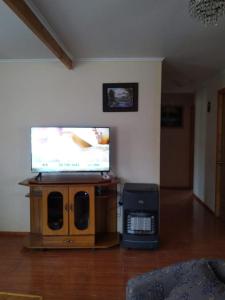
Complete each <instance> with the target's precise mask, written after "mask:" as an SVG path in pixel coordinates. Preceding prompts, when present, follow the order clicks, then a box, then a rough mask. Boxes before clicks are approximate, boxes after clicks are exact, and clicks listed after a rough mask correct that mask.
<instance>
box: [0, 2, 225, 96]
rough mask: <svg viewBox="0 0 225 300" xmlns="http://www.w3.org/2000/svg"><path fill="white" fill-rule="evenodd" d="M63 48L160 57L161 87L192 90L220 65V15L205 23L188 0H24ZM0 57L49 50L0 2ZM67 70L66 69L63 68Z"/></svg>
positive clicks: (45, 54)
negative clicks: (193, 14) (210, 23)
mask: <svg viewBox="0 0 225 300" xmlns="http://www.w3.org/2000/svg"><path fill="white" fill-rule="evenodd" d="M29 4H30V5H32V7H33V8H35V11H36V12H38V14H39V16H42V19H45V20H47V22H48V25H49V27H50V28H51V29H52V30H53V31H54V32H55V33H56V35H57V38H58V39H59V40H60V41H61V43H62V44H63V45H64V47H65V49H66V50H67V52H69V53H70V54H71V56H72V57H73V58H74V61H75V64H76V60H78V59H80V58H92V59H93V58H94V59H96V58H156V57H164V58H165V60H164V63H163V91H185V92H190V91H193V90H194V89H195V88H196V86H197V85H199V84H201V82H202V81H205V80H206V79H208V78H210V77H212V76H214V75H215V74H216V73H217V72H219V71H220V70H223V69H224V68H225V55H224V53H225V38H224V37H225V17H223V18H222V19H221V20H220V22H219V24H218V26H214V27H212V26H209V27H205V26H203V25H202V24H201V23H199V22H197V21H196V20H193V19H192V18H191V17H190V16H189V14H188V0H182V1H181V0H170V1H165V0H29ZM0 45H1V47H0V59H43V58H47V59H49V58H54V55H53V54H52V53H51V52H50V51H49V50H48V49H47V48H46V47H45V46H44V45H43V44H42V42H41V41H39V40H38V38H37V37H36V36H35V35H34V34H33V33H32V32H31V31H30V30H29V29H28V28H27V27H26V26H25V25H24V24H23V23H22V21H20V20H19V19H18V18H17V17H16V15H15V14H14V13H13V12H12V11H11V10H10V9H9V8H8V6H6V4H5V3H4V2H2V1H1V2H0ZM68 72H69V71H68Z"/></svg>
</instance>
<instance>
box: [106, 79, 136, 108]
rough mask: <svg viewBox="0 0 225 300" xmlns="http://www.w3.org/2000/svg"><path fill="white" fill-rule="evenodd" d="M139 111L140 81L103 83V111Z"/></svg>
mask: <svg viewBox="0 0 225 300" xmlns="http://www.w3.org/2000/svg"><path fill="white" fill-rule="evenodd" d="M129 111H138V83H137V82H135V83H103V112H129Z"/></svg>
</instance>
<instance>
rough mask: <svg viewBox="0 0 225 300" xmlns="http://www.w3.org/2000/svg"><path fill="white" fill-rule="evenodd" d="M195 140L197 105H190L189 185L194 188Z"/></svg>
mask: <svg viewBox="0 0 225 300" xmlns="http://www.w3.org/2000/svg"><path fill="white" fill-rule="evenodd" d="M194 141H195V106H194V105H192V106H191V107H190V142H189V143H190V144H189V146H190V150H189V151H190V152H189V154H190V157H189V187H190V188H193V172H194Z"/></svg>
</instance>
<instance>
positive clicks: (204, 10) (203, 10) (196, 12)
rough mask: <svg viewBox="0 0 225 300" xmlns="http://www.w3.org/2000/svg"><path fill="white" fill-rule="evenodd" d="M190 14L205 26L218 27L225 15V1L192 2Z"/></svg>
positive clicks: (198, 0)
mask: <svg viewBox="0 0 225 300" xmlns="http://www.w3.org/2000/svg"><path fill="white" fill-rule="evenodd" d="M189 13H190V15H191V16H192V17H193V18H196V19H197V20H198V21H200V22H202V23H203V24H204V25H206V26H207V25H217V23H218V19H219V17H221V16H223V15H224V14H225V0H224V1H222V0H190V2H189Z"/></svg>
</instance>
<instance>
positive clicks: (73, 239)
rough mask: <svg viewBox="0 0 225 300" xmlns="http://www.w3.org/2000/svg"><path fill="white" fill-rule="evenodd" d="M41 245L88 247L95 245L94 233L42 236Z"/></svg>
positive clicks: (49, 246)
mask: <svg viewBox="0 0 225 300" xmlns="http://www.w3.org/2000/svg"><path fill="white" fill-rule="evenodd" d="M42 243H43V246H45V247H47V248H51V247H53V248H54V247H59V248H88V247H93V246H94V245H95V235H83V236H69V235H65V236H44V237H43V238H42Z"/></svg>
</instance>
